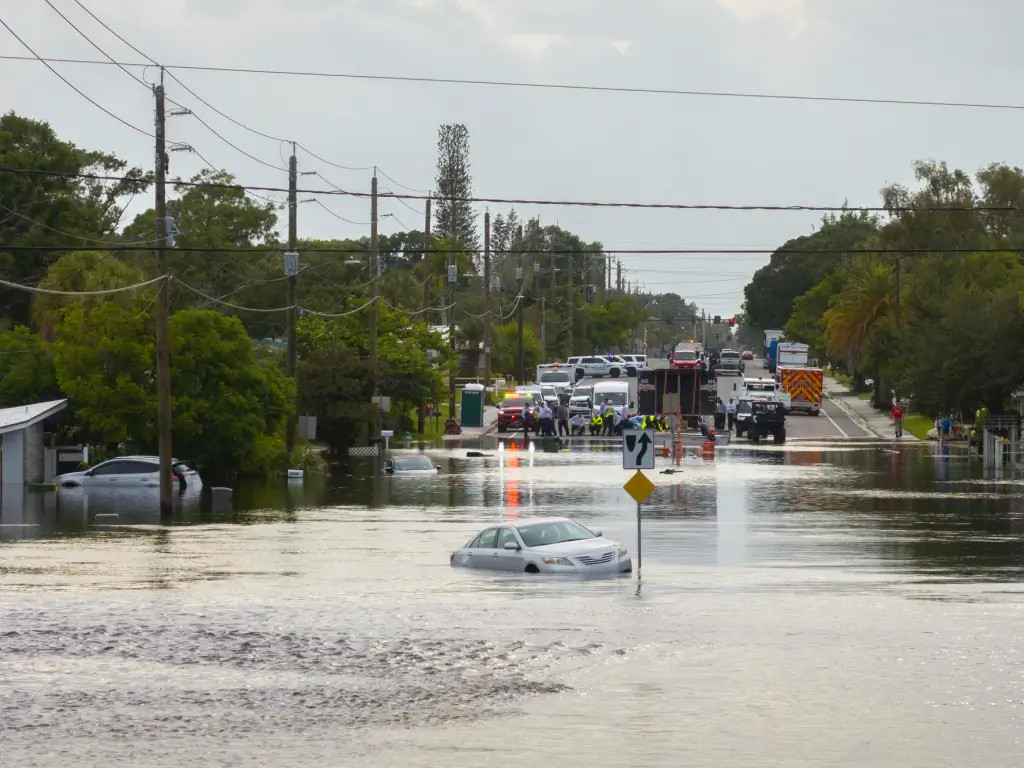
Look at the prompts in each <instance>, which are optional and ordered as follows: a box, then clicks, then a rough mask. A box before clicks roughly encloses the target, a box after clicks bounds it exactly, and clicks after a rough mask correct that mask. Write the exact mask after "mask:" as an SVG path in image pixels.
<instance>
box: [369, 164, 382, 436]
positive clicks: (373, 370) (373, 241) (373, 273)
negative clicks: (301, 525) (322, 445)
mask: <svg viewBox="0 0 1024 768" xmlns="http://www.w3.org/2000/svg"><path fill="white" fill-rule="evenodd" d="M378 257H379V254H378V253H377V168H376V167H374V169H373V179H371V181H370V302H371V303H370V343H369V347H370V382H371V383H372V385H373V386H372V390H371V391H372V392H373V396H374V397H376V398H379V397H380V392H379V391H378V390H379V386H378V377H377V320H378V311H379V307H378V306H377V296H378V294H377V289H378V285H377V276H378V274H379V273H380V266H379V265H378V263H377V261H378ZM377 407H378V409H379V408H380V400H379V399H378V401H377ZM378 424H380V416H379V414H378V416H377V418H375V419H374V420H373V426H372V427H371V428H370V434H371V435H372V436H376V435H377V428H378Z"/></svg>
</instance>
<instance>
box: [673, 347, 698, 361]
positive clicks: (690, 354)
mask: <svg viewBox="0 0 1024 768" xmlns="http://www.w3.org/2000/svg"><path fill="white" fill-rule="evenodd" d="M675 358H676V360H696V359H697V353H696V352H694V351H693V350H692V349H677V350H676V354H675Z"/></svg>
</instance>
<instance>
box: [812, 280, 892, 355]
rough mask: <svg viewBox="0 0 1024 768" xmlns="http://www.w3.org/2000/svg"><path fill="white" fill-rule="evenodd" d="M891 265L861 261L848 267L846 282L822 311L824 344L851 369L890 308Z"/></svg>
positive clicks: (830, 352) (888, 313) (888, 315)
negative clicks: (829, 307)
mask: <svg viewBox="0 0 1024 768" xmlns="http://www.w3.org/2000/svg"><path fill="white" fill-rule="evenodd" d="M893 297H894V283H893V271H892V268H891V267H888V266H885V265H882V264H877V263H873V262H864V263H861V264H858V265H857V266H856V267H852V268H850V269H849V270H848V273H847V280H846V284H845V285H844V287H843V290H842V292H841V293H839V294H838V296H837V297H836V298H835V301H834V303H833V304H832V306H831V309H829V310H828V311H826V312H825V315H824V319H825V344H826V346H827V349H828V353H829V356H830V357H831V358H833V359H836V360H842V361H843V363H844V364H845V365H846V368H847V370H848V371H850V372H851V373H852V372H854V371H861V370H862V368H861V361H862V360H863V357H864V353H865V351H866V349H867V345H868V342H869V341H870V339H871V334H872V332H873V331H874V330H875V327H876V326H877V325H878V323H880V322H881V321H882V320H883V319H884V318H889V317H890V313H891V312H892V303H893Z"/></svg>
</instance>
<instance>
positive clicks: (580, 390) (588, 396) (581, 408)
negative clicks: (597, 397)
mask: <svg viewBox="0 0 1024 768" xmlns="http://www.w3.org/2000/svg"><path fill="white" fill-rule="evenodd" d="M593 410H594V388H593V387H592V386H590V385H589V384H579V385H577V386H576V388H575V389H574V390H573V391H572V396H571V397H570V398H569V415H571V416H575V415H576V414H577V413H580V414H583V415H584V416H586V417H587V418H588V419H589V418H590V416H591V414H592V413H593Z"/></svg>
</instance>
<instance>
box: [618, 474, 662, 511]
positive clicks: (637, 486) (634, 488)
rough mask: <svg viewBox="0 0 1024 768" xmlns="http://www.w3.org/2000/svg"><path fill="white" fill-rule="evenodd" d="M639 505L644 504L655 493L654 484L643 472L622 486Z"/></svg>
mask: <svg viewBox="0 0 1024 768" xmlns="http://www.w3.org/2000/svg"><path fill="white" fill-rule="evenodd" d="M622 487H623V489H625V491H626V493H628V494H629V495H630V496H632V497H633V501H635V502H636V503H637V504H643V503H644V502H645V501H647V499H649V498H650V497H651V494H652V493H654V483H652V482H651V481H650V480H648V479H647V475H645V474H644V473H643V472H637V473H636V474H635V475H633V476H632V477H631V478H629V480H627V481H626V484H625V485H624V486H622Z"/></svg>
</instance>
